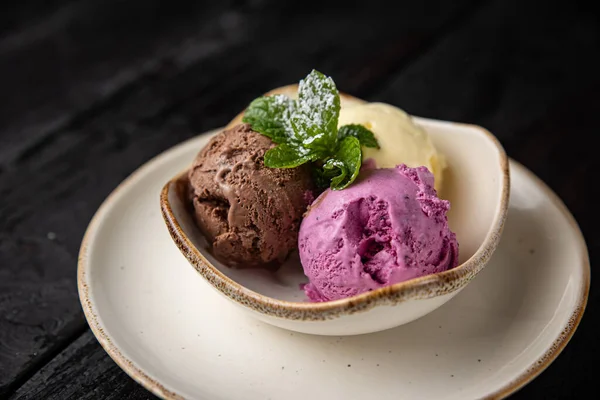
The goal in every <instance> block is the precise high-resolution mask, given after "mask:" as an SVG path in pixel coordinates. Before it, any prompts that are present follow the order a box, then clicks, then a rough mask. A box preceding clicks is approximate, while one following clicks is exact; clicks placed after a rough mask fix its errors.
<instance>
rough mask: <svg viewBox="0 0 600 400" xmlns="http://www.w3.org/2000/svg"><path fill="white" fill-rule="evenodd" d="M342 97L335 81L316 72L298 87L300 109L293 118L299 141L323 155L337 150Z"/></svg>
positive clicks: (313, 71) (312, 72)
mask: <svg viewBox="0 0 600 400" xmlns="http://www.w3.org/2000/svg"><path fill="white" fill-rule="evenodd" d="M339 115H340V95H339V93H338V90H337V88H336V87H335V83H334V82H333V79H331V78H330V77H327V76H325V75H323V74H322V73H320V72H318V71H316V70H312V71H311V73H310V74H308V76H307V77H306V78H305V79H303V80H301V81H300V84H299V86H298V107H297V109H296V110H295V112H294V113H292V117H291V125H292V129H293V130H294V133H295V137H296V139H297V140H298V141H299V142H301V143H302V146H303V147H305V148H307V149H310V150H312V152H315V153H319V154H321V155H326V154H330V153H331V152H332V151H333V150H334V149H335V148H336V144H337V143H336V142H337V123H338V118H339Z"/></svg>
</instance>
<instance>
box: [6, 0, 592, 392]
mask: <svg viewBox="0 0 600 400" xmlns="http://www.w3.org/2000/svg"><path fill="white" fill-rule="evenodd" d="M534 12H535V13H536V14H535V15H534ZM540 13H541V14H542V15H539V14H540ZM536 15H537V16H538V17H537V18H535V16H536ZM556 21H562V22H563V23H561V24H556V23H555V22H556ZM554 29H557V31H554ZM597 43H598V32H597V28H596V27H595V26H594V25H592V24H591V22H590V16H589V15H586V14H585V13H580V12H579V11H578V10H576V9H575V6H565V5H563V7H561V8H560V9H559V8H553V6H551V5H550V6H549V7H547V8H545V9H543V10H541V9H539V8H538V7H536V6H534V5H533V2H532V3H520V5H517V4H516V3H514V2H504V1H496V2H495V3H493V4H492V5H490V6H488V7H486V8H484V9H482V10H481V12H478V13H476V14H475V15H474V16H473V18H472V19H471V20H470V22H469V23H467V24H465V25H463V26H460V27H459V28H458V29H456V31H454V32H453V33H452V34H451V35H448V36H447V37H446V38H445V39H444V40H442V41H440V42H438V43H437V45H436V46H434V47H433V48H432V49H431V50H430V51H428V52H426V53H424V54H422V55H421V57H419V58H418V59H417V60H416V61H415V62H414V63H412V64H411V65H409V66H408V67H407V68H404V69H402V70H401V71H400V72H399V73H398V74H397V75H396V76H395V78H394V79H392V80H391V83H390V84H389V85H383V86H384V87H385V89H384V90H381V91H379V92H372V93H371V94H370V95H369V97H370V98H371V99H373V100H384V101H389V102H392V103H394V104H398V105H400V106H402V107H405V108H406V109H407V110H408V111H410V112H413V113H415V114H419V115H423V116H429V117H435V118H440V119H453V120H458V121H465V122H475V123H480V124H483V125H484V126H486V127H488V128H489V129H490V130H492V131H493V132H494V133H496V134H497V135H498V136H499V137H500V139H501V140H502V142H503V144H504V145H505V147H506V148H507V151H508V153H509V154H510V155H511V156H513V157H515V158H517V159H518V160H520V161H522V162H523V163H525V165H527V166H528V167H530V168H532V169H533V170H534V172H536V173H537V174H539V175H540V176H541V177H542V178H543V179H544V180H546V182H548V183H549V184H550V186H551V187H552V188H553V189H554V190H556V191H557V193H558V194H559V195H560V196H561V197H562V198H563V199H564V200H565V202H566V204H567V206H568V207H569V208H570V209H571V210H572V212H573V213H574V214H575V216H576V218H577V219H578V220H579V222H580V224H581V227H582V230H583V231H584V234H585V235H586V238H587V239H588V245H589V247H590V253H591V255H592V257H594V255H598V254H599V251H600V242H599V240H598V235H596V234H595V231H594V229H595V226H597V224H598V222H599V221H598V219H597V216H594V215H589V211H588V210H589V209H591V208H592V207H593V206H594V204H592V199H594V198H595V197H594V195H593V191H594V190H595V187H593V186H592V185H589V184H588V182H593V181H595V175H596V174H597V171H598V170H600V169H599V168H598V167H599V165H598V158H597V157H596V156H595V153H594V151H595V149H594V148H593V147H592V146H583V147H582V146H580V145H579V143H580V142H578V141H576V140H571V138H572V137H573V136H574V135H577V136H578V137H580V138H581V140H585V139H587V138H590V137H591V136H592V135H593V134H595V130H596V123H595V120H594V117H595V116H596V115H598V113H599V112H600V102H599V99H600V86H599V83H600V77H597V76H596V75H595V74H594V68H597V66H598V64H597V63H598V60H597V58H596V55H595V54H597V53H595V52H594V51H593V50H594V49H595V48H597V47H596V46H597ZM262 56H266V53H264V54H262ZM306 57H307V58H309V56H306ZM346 61H348V60H346ZM300 69H301V68H298V71H297V72H298V73H299V74H300V73H302V71H301V70H300ZM334 72H337V71H336V70H335V69H334ZM340 72H341V73H343V71H340ZM212 73H217V72H216V71H212V72H211V74H212ZM246 73H247V74H248V75H247V78H245V79H241V81H244V82H246V81H247V82H246V83H244V84H243V85H242V87H243V89H242V88H240V87H235V86H233V85H229V84H226V85H225V88H226V92H227V93H225V94H223V96H219V94H218V92H219V89H220V88H218V87H217V88H214V90H215V91H214V92H210V94H209V96H210V97H211V98H213V97H216V98H218V99H219V100H218V101H217V102H216V103H203V102H202V99H199V98H195V97H194V98H192V99H191V100H189V102H188V101H187V100H182V104H181V105H180V106H179V107H178V108H177V110H176V111H175V112H173V114H171V115H172V117H173V118H174V120H178V118H181V119H182V120H185V121H194V122H192V125H193V126H194V127H195V128H196V129H198V130H200V129H203V127H209V126H211V124H217V123H218V122H224V121H226V119H227V118H228V114H229V113H230V112H231V111H233V110H237V108H235V107H228V105H230V104H231V103H230V99H229V100H228V96H229V94H230V93H240V92H244V91H246V90H247V91H248V92H252V91H253V90H256V85H254V84H253V83H252V82H250V81H252V80H253V79H265V80H271V82H272V81H275V82H279V81H277V79H281V82H285V80H283V79H282V77H281V76H277V77H275V78H274V77H273V76H272V75H270V74H269V76H263V75H261V74H258V73H257V74H256V75H253V74H250V73H248V72H246ZM332 73H333V72H332ZM228 74H231V71H227V72H225V73H224V75H221V76H227V75H228ZM192 75H193V73H192ZM336 76H337V75H336ZM352 76H356V75H352ZM188 79H189V78H185V79H184V80H183V82H187V81H188ZM345 82H347V83H346V84H347V85H348V86H351V85H352V82H354V81H352V80H351V79H348V80H347V81H345ZM193 85H195V84H193ZM363 90H364V92H368V87H367V85H365V86H364V87H363ZM252 95H254V94H252ZM250 97H252V96H250V95H249V94H248V98H250ZM237 101H238V100H233V102H237ZM244 101H246V99H244ZM239 103H241V104H243V101H241V100H240V101H239ZM236 107H237V104H236ZM194 110H202V111H201V113H202V116H203V117H204V116H209V115H212V116H211V117H209V118H211V119H210V120H208V121H205V120H204V118H201V117H196V118H194V115H193V111H194ZM208 110H210V112H209V111H208ZM220 110H221V111H220ZM213 112H216V113H217V114H218V113H219V112H221V114H220V115H214V114H213ZM103 118H106V117H103ZM100 120H102V121H103V119H102V118H100ZM150 121H155V120H153V119H152V118H150ZM169 121H172V120H169ZM110 122H111V121H110V120H109V121H108V123H109V124H110ZM170 124H171V125H170ZM164 126H165V127H175V126H176V124H175V123H174V122H166V123H165V125H164ZM81 129H82V130H83V131H85V129H83V128H81ZM161 129H162V130H161ZM161 129H158V131H159V132H152V131H151V132H150V137H149V138H148V139H147V141H146V142H145V144H146V143H149V144H154V145H155V146H156V147H155V148H153V149H151V150H150V152H152V151H155V150H158V148H160V147H161V146H162V145H163V144H164V143H163V142H159V139H158V138H157V136H158V135H160V133H161V132H164V130H165V128H164V127H161ZM98 131H99V132H105V130H102V129H99V130H98ZM172 131H174V132H177V130H176V129H174V128H172ZM106 132H108V131H106ZM104 134H105V135H106V133H104ZM188 134H189V130H188V129H187V127H186V129H184V131H183V132H179V133H176V134H175V136H176V137H174V138H172V140H173V142H176V141H179V140H180V139H182V138H183V137H186V135H188ZM131 135H132V137H136V136H135V134H131ZM138 135H139V134H138ZM74 137H77V136H76V135H74ZM65 140H66V139H65ZM97 140H98V143H99V144H100V145H102V144H103V143H106V142H107V141H108V139H106V138H105V139H97ZM67 141H68V140H67ZM85 143H89V142H88V141H87V139H86V141H85ZM157 143H159V144H157ZM104 146H106V144H104ZM128 146H129V145H126V148H127V149H129V147H128ZM80 151H81V152H82V153H84V155H82V156H81V158H84V157H85V156H89V155H90V154H89V151H88V152H86V151H84V147H81V148H80ZM54 152H55V150H52V151H49V152H48V153H44V151H41V152H40V153H38V156H39V157H41V158H42V159H44V158H48V159H47V160H46V161H45V163H43V164H42V166H43V165H51V164H53V163H54V162H53V161H51V160H50V159H49V157H52V156H51V154H53V153H54ZM127 152H130V153H128V154H133V157H134V159H135V160H133V161H131V163H130V164H128V165H127V166H126V167H123V169H126V168H129V167H132V166H133V165H135V164H136V163H137V162H138V161H139V160H140V159H142V158H144V157H145V156H147V153H141V154H138V153H137V151H135V152H134V151H133V150H127ZM72 153H73V151H71V150H69V151H68V154H69V157H72V155H71V154H72ZM103 154H104V150H97V151H95V152H91V156H92V157H94V158H95V159H94V160H92V161H87V160H78V161H77V162H76V163H75V165H83V166H85V167H86V168H91V170H92V171H98V170H99V168H100V167H97V166H94V165H96V164H100V166H106V165H110V164H112V163H119V162H127V160H126V159H125V157H123V158H117V156H112V157H114V158H113V159H112V162H107V161H106V160H99V158H100V157H101V156H102V155H103ZM36 157H37V156H36ZM555 160H556V161H555ZM26 162H27V163H30V162H31V163H33V160H30V161H26ZM42 166H40V167H36V169H40V168H42ZM114 173H115V172H114V171H112V173H109V174H108V175H113V174H114ZM90 176H91V175H90ZM94 179H95V180H97V179H99V177H97V176H96V177H95V178H94ZM81 180H82V181H85V179H83V178H82V179H81ZM113 183H114V182H113V181H111V182H104V183H103V184H102V186H101V187H100V188H99V189H97V190H98V191H99V192H103V191H104V190H108V188H110V185H111V184H113ZM84 189H85V190H91V189H92V188H91V187H90V186H86V187H84ZM100 197H101V196H100V195H99V194H93V195H91V196H89V198H94V199H96V200H98V199H99V198H100ZM13 201H14V200H13ZM90 209H91V208H90ZM90 209H88V210H90ZM71 224H73V223H71ZM598 301H599V300H598V295H597V294H596V293H595V292H592V294H591V298H590V305H593V304H598ZM597 314H598V311H597V307H588V309H587V311H586V314H585V317H584V319H583V322H582V324H581V326H580V329H579V330H578V332H577V333H576V335H575V336H574V338H573V340H572V341H571V343H570V344H569V346H567V347H566V349H565V351H564V353H563V354H562V355H561V356H560V357H559V358H558V360H557V361H556V362H555V363H553V364H552V365H551V366H550V367H549V369H548V370H547V371H546V372H544V373H543V374H542V375H541V376H540V377H539V378H537V379H536V380H535V381H533V382H532V383H531V384H530V385H528V386H527V387H525V388H524V389H522V390H521V391H520V392H518V393H517V394H516V395H514V396H513V398H516V399H519V398H522V399H535V398H544V399H548V398H556V399H560V398H582V397H584V396H585V393H587V392H588V391H590V390H592V389H594V386H592V385H593V382H591V379H590V378H589V376H590V374H589V371H587V370H586V368H588V367H587V366H588V365H592V362H593V361H595V360H596V359H597V358H598V348H597V346H595V345H594V344H595V343H596V338H595V337H594V336H593V335H594V331H593V329H592V327H591V325H590V324H591V323H593V322H592V321H593V320H595V319H597V318H598V315H597ZM78 345H79V344H75V345H74V347H76V346H78ZM69 351H70V352H71V353H73V352H76V350H75V349H73V350H69ZM93 351H94V352H101V350H100V349H99V346H96V348H95V349H94V350H93ZM107 357H108V356H104V358H105V359H107ZM99 359H100V358H99ZM60 363H62V364H65V365H70V364H74V363H73V362H72V361H71V357H70V356H65V357H64V358H61V359H60ZM51 365H52V368H58V367H57V366H56V365H55V364H53V363H51ZM88 367H89V369H88V371H89V373H90V374H92V375H94V376H96V377H95V378H90V379H92V380H93V381H94V382H95V384H94V386H95V385H96V384H97V385H100V386H102V385H103V383H102V379H101V377H102V376H103V375H102V374H101V373H100V372H99V373H96V372H95V371H94V368H93V363H90V364H88ZM60 368H63V367H60ZM114 373H118V374H121V373H120V372H118V371H116V372H114ZM44 374H47V370H46V368H44V370H42V371H41V372H40V373H39V374H38V375H44ZM38 375H36V376H35V377H34V378H33V380H32V381H31V382H29V383H27V384H26V385H25V386H24V387H23V388H22V389H21V390H20V391H19V392H18V396H24V395H25V393H28V392H29V391H31V390H41V389H39V387H40V386H44V385H52V383H49V381H43V382H42V381H40V380H39V378H38ZM107 375H108V374H107ZM69 376H70V375H69ZM109 376H110V375H109ZM124 379H125V378H124ZM61 380H62V378H57V379H56V381H57V382H60V381H61ZM34 388H36V389H34ZM108 388H109V386H107V387H106V390H108ZM99 390H102V389H99ZM32 393H38V392H32ZM39 393H43V392H41V391H40V392H39ZM141 393H144V390H143V389H142V388H139V387H136V386H132V387H131V392H129V393H126V391H123V392H122V393H120V394H121V395H122V397H121V398H128V397H127V396H131V398H137V397H136V396H141V395H142V394H141ZM84 394H85V392H80V393H79V395H84ZM24 398H27V397H24ZM74 398H75V397H74Z"/></svg>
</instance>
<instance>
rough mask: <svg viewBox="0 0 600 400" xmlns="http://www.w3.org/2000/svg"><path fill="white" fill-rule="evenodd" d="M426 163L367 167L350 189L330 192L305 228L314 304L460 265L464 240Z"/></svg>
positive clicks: (303, 246)
mask: <svg viewBox="0 0 600 400" xmlns="http://www.w3.org/2000/svg"><path fill="white" fill-rule="evenodd" d="M433 180H434V179H433V175H432V174H431V172H429V170H428V169H427V168H426V167H418V168H410V167H407V166H406V165H403V164H402V165H399V166H397V167H396V168H382V169H373V168H368V167H367V168H365V167H364V166H363V168H362V170H361V173H360V175H359V177H358V179H357V180H356V181H355V182H354V183H353V184H352V185H351V186H349V187H348V188H346V189H344V190H339V191H333V190H330V189H328V190H326V191H325V192H323V193H322V194H321V195H320V196H319V197H318V198H317V199H316V200H315V201H314V203H313V204H312V205H311V206H310V208H309V211H308V212H307V215H306V216H305V217H304V219H303V221H302V225H301V226H300V235H299V238H298V242H299V246H298V247H299V249H300V250H299V251H300V260H301V262H302V266H303V267H304V273H305V274H306V276H307V277H308V279H309V283H308V284H306V285H305V286H304V291H305V292H306V294H307V296H308V297H309V299H310V300H312V301H329V300H336V299H341V298H345V297H349V296H354V295H357V294H360V293H363V292H367V291H369V290H373V289H377V288H381V287H384V286H388V285H392V284H394V283H398V282H402V281H406V280H408V279H412V278H417V277H420V276H424V275H429V274H433V273H437V272H442V271H445V270H447V269H450V268H454V267H455V266H456V265H457V264H458V242H457V241H456V235H455V234H454V233H453V232H452V231H451V230H450V228H449V227H448V218H447V217H446V212H447V211H448V209H449V208H450V202H449V201H447V200H441V199H439V198H438V197H437V193H436V191H435V189H434V188H433Z"/></svg>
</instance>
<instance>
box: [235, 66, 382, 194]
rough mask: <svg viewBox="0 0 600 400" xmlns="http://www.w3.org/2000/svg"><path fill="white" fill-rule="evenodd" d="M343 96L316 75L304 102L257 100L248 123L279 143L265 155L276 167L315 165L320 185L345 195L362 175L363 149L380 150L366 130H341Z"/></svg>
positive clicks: (307, 83) (302, 91)
mask: <svg viewBox="0 0 600 400" xmlns="http://www.w3.org/2000/svg"><path fill="white" fill-rule="evenodd" d="M339 115H340V95H339V92H338V90H337V88H336V86H335V83H334V82H333V79H331V78H330V77H327V76H325V75H323V74H322V73H320V72H318V71H316V70H312V71H311V73H310V74H308V76H307V77H306V78H304V79H303V80H301V81H300V84H299V85H298V100H297V101H294V100H292V99H290V98H288V97H286V96H283V95H274V96H263V97H259V98H257V99H256V100H254V101H253V102H252V103H250V105H249V106H248V108H247V109H246V112H245V114H244V117H243V119H242V121H243V122H245V123H248V124H250V125H251V126H252V129H254V130H255V131H256V132H259V133H261V134H263V135H265V136H267V137H269V138H270V139H271V140H272V141H273V142H275V143H276V144H278V145H277V146H276V147H273V148H272V149H270V150H268V151H267V152H266V153H265V160H264V162H265V165H266V166H267V167H270V168H294V167H297V166H300V165H302V164H304V163H307V162H311V163H312V166H313V169H314V172H315V177H316V181H317V184H318V185H322V186H323V187H327V186H329V187H331V189H333V190H341V189H344V188H346V187H347V186H348V185H350V184H351V183H352V182H353V181H354V180H355V179H356V177H357V176H358V173H359V171H360V167H361V164H362V152H361V145H362V146H366V147H375V148H379V144H378V143H377V140H376V139H375V135H373V132H371V131H370V130H369V129H367V128H366V127H364V126H362V125H356V124H352V125H344V126H342V127H340V129H339V130H338V129H337V126H338V120H339Z"/></svg>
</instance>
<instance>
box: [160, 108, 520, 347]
mask: <svg viewBox="0 0 600 400" xmlns="http://www.w3.org/2000/svg"><path fill="white" fill-rule="evenodd" d="M415 122H416V123H417V124H418V125H420V126H422V127H423V128H424V129H425V130H426V131H427V132H428V133H429V135H430V136H431V139H432V140H433V142H434V145H435V146H436V148H437V149H438V150H439V151H440V152H441V153H443V154H444V155H445V156H446V159H447V163H448V168H447V169H446V171H445V172H444V188H443V191H442V193H441V194H440V197H442V198H445V199H448V200H450V201H451V204H452V207H451V210H450V211H449V213H448V219H449V224H450V228H451V229H452V230H453V231H454V232H455V233H456V235H457V238H458V242H459V246H460V247H459V253H460V258H459V265H458V266H457V267H456V268H454V269H451V270H448V271H445V272H442V273H439V274H434V275H429V276H424V277H421V278H417V279H412V280H409V281H405V282H401V283H397V284H395V285H391V286H389V287H385V288H381V289H377V290H373V291H371V292H368V293H363V294H361V295H358V296H354V297H350V298H346V299H342V300H336V301H330V302H323V303H310V302H307V301H306V299H305V297H304V293H303V292H302V291H301V290H300V284H302V283H306V282H307V279H306V277H305V276H304V274H303V271H302V267H301V265H300V263H299V260H298V257H291V259H290V260H288V262H286V263H285V264H284V265H283V266H282V267H281V268H280V269H279V270H278V271H277V272H275V273H272V272H267V271H263V270H256V269H244V270H240V269H232V268H229V267H227V266H225V265H224V264H222V263H220V262H219V261H218V260H216V259H215V258H214V257H212V256H211V254H210V253H209V252H208V251H207V250H206V249H207V248H208V246H207V243H206V241H205V240H204V237H203V236H202V234H201V233H200V231H199V230H198V229H197V227H196V226H195V224H194V221H193V218H192V216H191V213H190V210H189V202H188V200H187V196H186V194H187V190H186V188H187V186H186V185H187V175H186V173H185V172H184V173H182V174H180V175H178V176H176V177H174V178H173V179H172V180H171V181H169V182H168V183H167V184H166V185H165V186H164V188H163V190H162V193H161V198H160V203H161V210H162V214H163V218H164V220H165V222H166V224H167V227H168V229H169V232H170V234H171V237H172V238H173V240H174V242H175V244H176V245H177V247H178V248H179V249H180V250H181V252H182V253H183V254H184V255H185V257H186V258H187V259H188V261H189V262H190V264H191V265H192V266H193V267H194V268H195V269H196V270H197V271H198V272H199V273H200V274H201V275H202V276H203V277H204V278H205V279H206V280H207V281H208V283H210V284H211V285H212V286H213V287H214V288H215V289H216V290H218V291H219V292H220V293H222V294H223V295H225V296H226V297H227V298H228V299H230V300H231V302H232V303H233V304H235V305H237V306H240V307H241V308H242V309H244V310H246V311H248V312H249V313H250V314H251V315H253V316H255V317H257V318H259V319H260V320H262V321H264V322H267V323H270V324H272V325H276V326H279V327H282V328H285V329H289V330H293V331H298V332H303V333H312V334H320V335H355V334H363V333H370V332H376V331H381V330H385V329H389V328H393V327H396V326H399V325H402V324H405V323H407V322H410V321H413V320H415V319H417V318H419V317H422V316H424V315H425V314H427V313H429V312H431V311H433V310H435V309H436V308H438V307H440V306H441V305H442V304H444V303H446V302H447V301H448V300H450V299H451V298H452V297H454V296H455V295H457V294H458V293H459V292H460V291H461V290H462V289H463V288H464V287H465V286H466V285H467V284H468V283H469V282H470V281H471V280H472V279H473V278H474V277H475V275H477V273H478V272H479V271H481V270H482V269H483V268H484V267H485V265H486V263H487V262H488V260H489V259H490V256H491V255H492V253H493V252H494V250H495V249H496V247H497V245H498V242H499V240H500V235H501V233H502V228H503V225H504V220H505V217H506V213H507V208H508V199H509V190H510V189H509V188H510V184H509V183H510V182H509V180H510V178H509V170H508V159H507V157H506V154H505V152H504V150H503V148H502V146H501V145H500V143H499V142H498V140H497V139H496V138H495V137H494V136H493V135H492V134H491V133H489V132H488V131H486V130H485V129H483V128H481V127H478V126H475V125H466V124H458V123H452V122H443V121H435V120H430V119H423V118H415ZM210 136H211V135H206V140H207V141H208V139H209V138H210ZM198 150H200V149H198ZM190 161H192V160H190Z"/></svg>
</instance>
